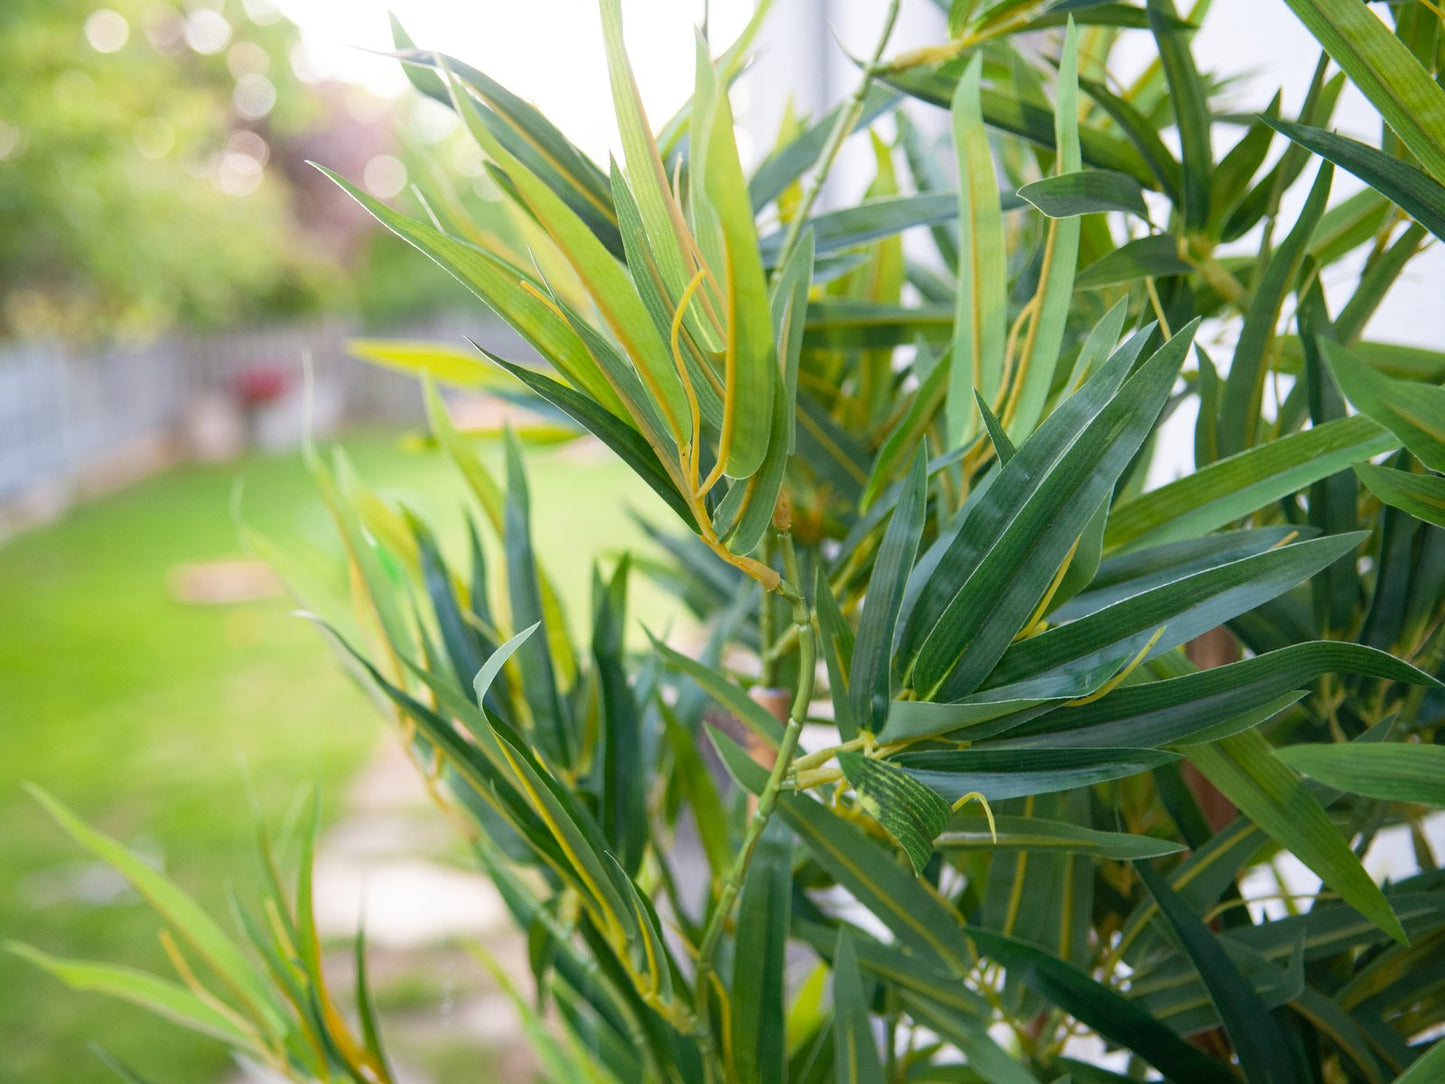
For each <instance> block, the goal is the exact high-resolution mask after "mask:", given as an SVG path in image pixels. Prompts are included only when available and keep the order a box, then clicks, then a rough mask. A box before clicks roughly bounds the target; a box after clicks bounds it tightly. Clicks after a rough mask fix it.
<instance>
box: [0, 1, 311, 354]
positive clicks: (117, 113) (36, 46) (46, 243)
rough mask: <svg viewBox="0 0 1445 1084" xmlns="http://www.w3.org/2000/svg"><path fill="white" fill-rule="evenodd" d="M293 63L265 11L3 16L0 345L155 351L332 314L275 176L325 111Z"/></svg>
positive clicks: (285, 180)
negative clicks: (167, 331)
mask: <svg viewBox="0 0 1445 1084" xmlns="http://www.w3.org/2000/svg"><path fill="white" fill-rule="evenodd" d="M102 4H103V5H104V6H102ZM295 47H296V31H295V28H294V27H292V26H291V25H290V24H289V23H287V22H285V21H284V20H282V19H281V18H280V17H279V15H278V14H277V13H276V11H275V9H274V7H273V6H272V5H271V4H270V3H268V2H266V0H246V2H245V3H244V4H243V3H240V2H238V0H230V2H222V0H213V2H211V3H200V2H193V3H187V4H184V5H182V4H180V3H175V2H170V0H101V3H97V2H96V0H6V2H5V3H4V4H3V5H0V62H3V64H4V65H5V78H4V80H3V81H0V334H5V333H8V334H31V335H33V334H60V335H64V336H67V337H75V336H86V335H95V334H103V333H104V334H121V335H145V334H149V333H151V332H154V331H155V330H157V329H159V328H160V327H163V326H166V325H168V324H170V323H173V322H177V321H180V322H185V323H189V324H193V325H194V324H199V325H207V324H216V323H222V322H227V321H232V320H235V319H237V318H240V317H244V316H246V315H249V314H251V313H254V312H256V311H258V310H269V311H274V310H277V309H281V310H295V309H300V308H306V307H310V306H314V305H316V304H317V303H319V302H321V301H323V300H326V299H328V298H329V297H331V296H333V291H334V287H332V286H331V281H332V280H334V279H335V277H336V276H334V275H330V274H328V273H327V271H328V265H330V264H332V262H333V258H332V255H331V253H329V252H323V251H321V248H322V246H320V245H318V244H316V243H315V242H314V241H309V240H308V239H306V238H304V237H302V236H301V235H300V231H299V230H297V229H296V228H295V226H294V224H293V215H292V208H293V205H294V204H295V200H294V192H293V189H294V184H293V182H292V179H291V177H292V176H293V175H294V172H295V171H293V170H292V169H291V168H289V167H283V168H277V167H278V165H283V164H282V163H281V162H279V161H278V159H279V158H280V155H279V154H278V152H279V151H281V150H282V149H283V148H284V145H285V142H286V141H287V140H288V139H290V138H292V137H294V136H295V135H296V134H297V133H299V132H301V131H303V130H305V129H307V128H308V127H311V126H313V125H315V124H316V123H317V122H318V120H319V119H321V118H322V117H323V116H324V113H325V110H326V102H325V100H324V99H321V98H319V97H318V96H317V95H316V94H314V93H311V92H309V88H306V87H304V86H303V85H302V81H301V80H300V78H299V77H298V76H297V74H296V72H295V71H294V70H293V65H292V63H291V60H290V56H291V54H292V51H293V50H294V49H295Z"/></svg>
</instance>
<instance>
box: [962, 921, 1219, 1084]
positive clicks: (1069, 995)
mask: <svg viewBox="0 0 1445 1084" xmlns="http://www.w3.org/2000/svg"><path fill="white" fill-rule="evenodd" d="M968 936H969V939H970V940H972V941H973V942H974V943H975V944H976V945H977V946H978V948H979V951H981V952H982V953H983V954H984V955H985V956H988V957H991V958H993V959H995V960H997V961H998V962H999V963H1000V964H1002V965H1003V966H1004V967H1005V968H1007V969H1008V971H1009V974H1011V975H1016V976H1017V977H1018V979H1019V980H1020V981H1021V982H1023V983H1026V984H1027V985H1028V986H1030V987H1031V988H1033V989H1035V990H1037V991H1038V992H1039V993H1040V994H1042V995H1043V996H1044V997H1045V998H1047V999H1048V1000H1049V1001H1051V1002H1053V1003H1054V1004H1055V1005H1057V1006H1059V1008H1061V1009H1063V1010H1064V1011H1065V1012H1067V1013H1069V1014H1071V1015H1072V1016H1074V1017H1075V1018H1077V1019H1078V1020H1080V1021H1081V1022H1083V1023H1084V1024H1087V1025H1088V1026H1089V1027H1092V1028H1094V1029H1095V1030H1096V1031H1098V1032H1099V1033H1100V1034H1101V1035H1103V1036H1104V1037H1105V1038H1108V1039H1111V1040H1113V1041H1114V1042H1116V1043H1119V1044H1120V1045H1121V1046H1124V1047H1126V1048H1127V1049H1129V1050H1131V1051H1133V1052H1134V1053H1136V1054H1138V1055H1139V1056H1140V1057H1142V1058H1144V1059H1145V1060H1146V1061H1148V1062H1149V1063H1150V1064H1151V1065H1153V1066H1154V1068H1156V1069H1158V1070H1159V1071H1160V1072H1161V1073H1162V1074H1164V1077H1165V1079H1167V1080H1170V1081H1174V1082H1175V1084H1230V1082H1232V1081H1237V1079H1238V1078H1237V1077H1236V1076H1235V1075H1234V1072H1233V1070H1232V1069H1231V1068H1229V1067H1227V1066H1225V1065H1223V1064H1222V1063H1220V1062H1218V1061H1215V1060H1214V1059H1213V1058H1211V1057H1210V1056H1209V1055H1207V1054H1205V1053H1204V1052H1203V1051H1201V1050H1199V1049H1198V1048H1197V1047H1194V1046H1191V1045H1190V1044H1189V1043H1187V1042H1185V1041H1184V1040H1183V1039H1181V1038H1180V1037H1179V1036H1177V1035H1176V1034H1174V1032H1172V1031H1170V1030H1169V1028H1167V1027H1166V1026H1165V1025H1163V1024H1161V1023H1160V1022H1159V1021H1158V1020H1156V1019H1154V1018H1153V1017H1152V1016H1150V1015H1149V1014H1148V1013H1147V1012H1146V1011H1145V1010H1144V1009H1142V1008H1141V1007H1139V1006H1138V1005H1136V1004H1135V1003H1134V1002H1132V1001H1130V1000H1129V999H1128V998H1126V997H1124V996H1123V995H1122V994H1120V993H1118V992H1117V991H1115V990H1112V989H1110V988H1109V987H1107V986H1104V985H1103V984H1101V983H1098V982H1095V981H1094V980H1093V979H1092V978H1090V977H1089V975H1088V974H1087V973H1086V972H1084V971H1082V970H1080V969H1079V968H1077V967H1075V966H1074V965H1073V964H1069V963H1065V962H1064V961H1063V960H1060V959H1058V958H1057V957H1055V956H1051V955H1050V954H1049V953H1047V952H1045V951H1044V950H1043V949H1041V948H1039V947H1037V946H1035V945H1030V944H1028V943H1027V942H1025V941H1020V940H1017V939H1016V938H1012V937H1007V936H1005V935H1004V934H1000V933H995V932H994V931H992V930H985V929H982V928H980V927H970V928H969V932H968Z"/></svg>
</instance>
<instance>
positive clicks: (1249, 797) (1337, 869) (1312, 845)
mask: <svg viewBox="0 0 1445 1084" xmlns="http://www.w3.org/2000/svg"><path fill="white" fill-rule="evenodd" d="M1186 752H1187V753H1188V756H1189V760H1190V762H1191V763H1193V764H1194V766H1195V767H1197V768H1198V769H1199V770H1200V771H1201V772H1203V773H1204V775H1205V777H1206V778H1207V779H1208V780H1209V781H1210V782H1211V783H1213V784H1214V785H1215V786H1216V787H1218V788H1219V789H1220V791H1221V792H1222V793H1223V794H1224V796H1225V797H1226V798H1228V799H1229V800H1230V801H1231V802H1233V803H1234V804H1235V805H1236V806H1237V807H1238V808H1239V810H1240V812H1242V813H1243V814H1244V815H1245V816H1247V817H1249V818H1250V819H1251V820H1253V821H1254V822H1255V823H1256V824H1258V825H1259V826H1260V828H1262V829H1264V831H1266V832H1268V833H1269V835H1270V836H1271V837H1273V838H1274V840H1275V841H1276V842H1277V843H1279V845H1280V846H1282V847H1284V848H1286V849H1287V850H1289V851H1290V852H1292V853H1293V854H1294V855H1295V857H1296V858H1298V859H1299V860H1300V861H1301V862H1303V863H1304V864H1305V865H1307V866H1309V867H1310V869H1312V870H1314V871H1315V873H1316V874H1318V875H1319V877H1320V878H1321V879H1322V880H1323V881H1324V882H1325V884H1326V885H1328V886H1329V887H1330V888H1331V889H1333V890H1334V891H1335V892H1337V893H1339V895H1340V896H1341V897H1342V898H1343V899H1344V900H1345V901H1346V902H1348V903H1349V904H1350V906H1352V907H1354V908H1355V909H1356V910H1357V911H1359V912H1360V914H1362V915H1364V916H1365V917H1366V918H1368V919H1369V920H1370V921H1371V922H1373V923H1375V925H1377V926H1379V927H1380V929H1382V930H1384V931H1385V932H1386V933H1388V934H1389V935H1390V936H1391V937H1393V938H1395V939H1396V940H1397V941H1401V942H1404V941H1405V931H1404V930H1403V929H1402V928H1401V926H1400V920H1399V919H1398V918H1396V917H1395V913H1394V911H1392V910H1391V909H1390V904H1389V901H1387V900H1386V899H1385V896H1384V894H1383V893H1382V892H1381V891H1380V888H1379V886H1378V885H1376V884H1375V882H1374V881H1372V880H1371V879H1370V875H1369V874H1368V873H1366V872H1365V869H1364V867H1363V866H1362V865H1360V860H1359V859H1358V858H1357V857H1355V855H1354V853H1353V852H1352V851H1351V850H1350V848H1349V846H1348V844H1346V842H1345V840H1344V838H1343V837H1342V836H1341V835H1340V832H1339V829H1338V828H1336V827H1335V826H1334V824H1333V822H1331V820H1330V818H1329V815H1328V814H1327V813H1326V812H1325V811H1324V809H1323V808H1321V806H1320V804H1319V801H1318V800H1317V799H1315V798H1314V796H1313V795H1311V794H1310V792H1309V791H1308V790H1307V789H1306V787H1305V784H1304V782H1303V781H1302V780H1301V779H1300V778H1299V776H1297V775H1296V774H1295V773H1294V772H1293V771H1291V770H1290V769H1289V768H1287V767H1285V765H1284V764H1282V763H1281V762H1280V761H1278V760H1276V759H1275V757H1274V756H1273V755H1272V754H1273V750H1271V749H1270V746H1269V743H1268V742H1267V741H1265V739H1264V738H1263V737H1261V736H1260V735H1259V734H1258V733H1257V732H1255V731H1252V730H1250V731H1245V732H1244V733H1242V734H1236V735H1235V736H1234V737H1231V738H1225V739H1224V740H1223V741H1220V742H1215V743H1214V744H1212V745H1194V746H1189V747H1187V749H1186Z"/></svg>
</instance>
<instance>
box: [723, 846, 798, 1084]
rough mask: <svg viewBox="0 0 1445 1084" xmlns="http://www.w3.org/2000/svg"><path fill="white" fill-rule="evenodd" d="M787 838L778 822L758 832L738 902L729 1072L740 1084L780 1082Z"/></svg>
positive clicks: (788, 903) (789, 871)
mask: <svg viewBox="0 0 1445 1084" xmlns="http://www.w3.org/2000/svg"><path fill="white" fill-rule="evenodd" d="M792 881H793V840H792V836H791V835H790V834H789V833H788V831H787V829H786V828H784V827H783V825H782V823H781V822H779V821H772V822H771V823H769V824H768V826H767V828H765V829H764V830H763V835H762V838H761V839H760V840H759V841H758V846H757V850H756V851H754V852H753V861H752V864H751V865H750V866H749V867H748V874H747V879H746V880H745V881H744V882H743V887H742V893H741V895H740V896H739V899H738V917H737V940H736V943H735V947H734V949H733V987H732V1036H733V1042H732V1048H733V1070H734V1072H736V1074H737V1077H738V1079H739V1080H740V1081H742V1082H743V1084H752V1082H754V1081H756V1082H757V1084H783V1081H784V1079H785V1078H786V1073H787V1063H788V1057H787V1055H788V1042H787V1034H786V1029H785V1027H784V1022H785V1003H786V997H785V974H784V972H785V964H786V962H787V959H786V957H787V947H788V926H789V923H790V918H791V913H792V898H793V892H792Z"/></svg>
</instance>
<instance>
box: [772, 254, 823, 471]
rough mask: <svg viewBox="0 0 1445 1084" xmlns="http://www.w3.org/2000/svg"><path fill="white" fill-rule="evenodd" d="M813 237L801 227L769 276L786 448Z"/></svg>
mask: <svg viewBox="0 0 1445 1084" xmlns="http://www.w3.org/2000/svg"><path fill="white" fill-rule="evenodd" d="M815 251H816V245H815V238H814V236H813V231H812V230H804V231H803V232H802V234H801V236H800V237H799V238H798V244H797V247H796V248H794V249H793V254H792V256H790V257H789V258H788V263H787V265H786V266H785V267H783V268H781V269H780V270H779V271H778V273H777V276H776V278H775V279H774V280H773V287H772V296H771V305H772V310H773V338H774V340H776V342H777V348H778V357H779V359H780V360H781V362H782V368H783V405H784V413H785V414H786V416H787V420H788V442H787V452H788V454H789V455H791V454H792V453H793V452H794V451H796V450H797V447H798V437H797V431H796V430H797V414H798V407H797V402H798V367H799V365H800V364H801V358H802V352H803V332H804V328H805V327H806V325H807V320H808V291H809V289H810V288H811V287H812V285H813V265H814V262H815V260H814V258H815Z"/></svg>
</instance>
